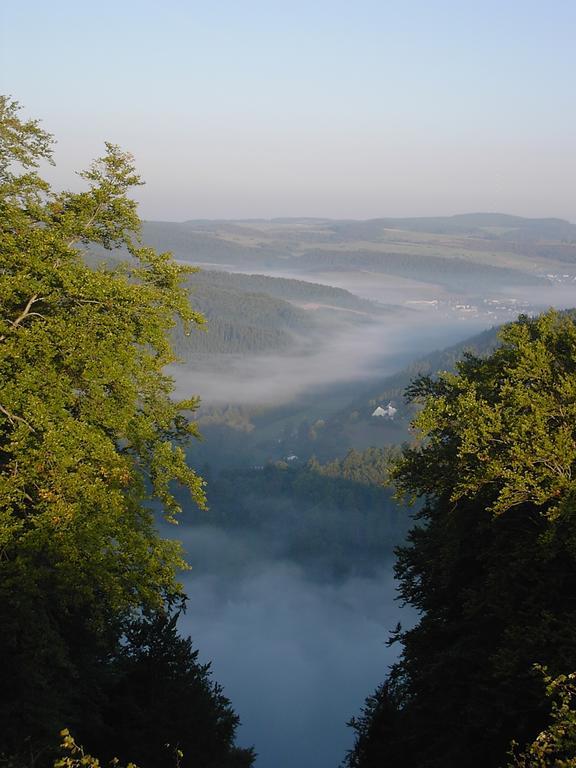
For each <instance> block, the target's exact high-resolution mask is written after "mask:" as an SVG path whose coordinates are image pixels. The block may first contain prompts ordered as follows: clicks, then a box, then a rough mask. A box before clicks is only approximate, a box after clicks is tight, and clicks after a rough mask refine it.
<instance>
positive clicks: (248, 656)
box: [181, 527, 410, 768]
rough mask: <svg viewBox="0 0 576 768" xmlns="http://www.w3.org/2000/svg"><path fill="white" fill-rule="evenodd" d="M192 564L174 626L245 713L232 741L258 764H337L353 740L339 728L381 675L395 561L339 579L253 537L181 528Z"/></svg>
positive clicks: (265, 767) (394, 609) (392, 612)
mask: <svg viewBox="0 0 576 768" xmlns="http://www.w3.org/2000/svg"><path fill="white" fill-rule="evenodd" d="M184 539H185V545H186V548H187V551H188V557H189V559H190V561H191V562H192V564H193V570H192V572H191V573H189V574H187V575H186V576H185V579H184V586H185V590H186V592H187V594H188V595H189V598H190V601H189V609H188V612H187V614H186V615H185V616H184V618H183V619H182V620H181V629H182V630H184V631H185V632H187V633H189V634H191V636H192V638H193V640H194V643H195V646H196V647H197V648H199V649H200V656H201V659H202V660H204V661H208V660H211V661H212V669H213V672H214V678H215V679H216V680H218V681H219V682H221V683H222V684H223V685H224V688H225V694H226V695H227V696H229V697H230V698H231V700H232V702H233V704H234V708H235V709H236V711H237V712H238V714H239V715H240V717H241V720H242V726H241V728H240V730H239V732H238V742H239V743H240V744H241V745H242V746H250V745H252V744H253V745H255V747H256V750H257V752H258V755H259V757H258V760H257V763H256V765H257V766H258V768H296V766H298V768H328V767H329V766H331V767H332V768H336V766H338V765H339V763H340V762H341V760H342V759H343V757H344V755H345V753H346V750H347V749H349V748H350V747H351V745H352V739H353V733H352V731H351V730H350V729H348V728H346V727H345V723H346V722H347V721H348V720H349V719H350V717H351V716H352V715H355V714H358V712H359V709H360V707H361V705H362V704H363V701H364V699H365V698H366V696H367V695H368V694H369V693H371V692H372V691H373V690H374V689H375V688H376V686H377V685H378V684H379V683H380V682H381V681H382V679H383V678H384V676H385V675H386V672H387V667H388V665H389V664H390V663H391V662H392V661H393V659H394V656H395V653H396V651H395V649H393V648H388V647H386V645H385V641H386V640H387V638H388V636H389V633H390V631H391V630H392V629H394V627H395V625H396V623H397V622H398V621H399V620H400V619H402V621H403V622H408V621H409V620H410V615H409V614H408V611H407V610H404V611H403V610H402V609H401V607H400V605H399V604H398V602H397V601H395V599H394V597H395V590H394V583H393V578H392V573H391V563H390V562H389V561H387V562H384V563H383V564H382V567H381V569H380V570H378V571H377V572H376V573H374V574H373V575H371V576H369V577H368V576H364V577H359V576H351V577H347V578H344V579H342V580H339V581H331V580H324V579H322V578H318V574H315V575H314V576H312V575H311V574H310V573H308V572H306V570H304V569H303V567H302V566H299V565H298V564H296V563H294V562H289V561H287V560H284V559H280V560H279V559H277V557H276V556H275V553H274V552H273V551H270V550H268V551H266V548H265V546H264V545H263V543H262V541H260V540H258V539H257V538H256V537H255V536H254V537H250V536H246V535H239V534H238V533H234V534H227V533H225V532H223V531H221V530H215V529H213V528H209V527H204V528H195V529H193V530H188V531H185V532H184Z"/></svg>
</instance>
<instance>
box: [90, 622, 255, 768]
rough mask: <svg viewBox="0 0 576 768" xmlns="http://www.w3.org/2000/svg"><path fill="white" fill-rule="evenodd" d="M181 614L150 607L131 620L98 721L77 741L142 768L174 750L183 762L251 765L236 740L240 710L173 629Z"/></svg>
mask: <svg viewBox="0 0 576 768" xmlns="http://www.w3.org/2000/svg"><path fill="white" fill-rule="evenodd" d="M179 614H180V611H178V610H176V611H171V610H168V611H167V612H157V611H155V612H147V613H146V614H145V615H144V616H142V617H141V618H140V619H138V620H136V621H134V622H133V623H132V625H131V626H130V628H129V629H128V631H127V633H126V636H125V641H124V643H123V646H122V648H121V649H120V650H119V652H118V654H117V657H116V658H114V659H113V660H112V661H111V664H110V668H109V670H108V680H109V684H108V687H107V691H106V695H107V703H106V704H105V705H104V706H103V708H102V715H101V722H100V725H99V727H98V729H96V730H93V729H92V728H91V723H90V721H87V722H85V723H84V725H83V727H82V728H80V729H79V731H78V733H79V735H80V739H79V740H80V741H83V742H84V743H85V744H89V745H90V749H91V750H92V751H95V752H98V753H99V754H100V755H103V756H107V757H108V758H109V759H112V758H113V757H118V758H120V759H121V760H122V761H126V762H127V761H128V760H132V761H133V762H135V763H136V764H137V765H138V766H139V768H155V767H156V766H160V765H170V764H173V760H172V757H173V754H174V753H175V751H176V750H179V751H180V752H181V753H182V757H181V758H180V760H179V762H180V765H181V766H182V767H183V768H244V766H250V765H252V762H253V761H254V753H253V751H252V750H251V749H240V748H238V747H236V746H235V745H234V737H235V732H236V728H237V726H238V724H239V718H238V715H236V713H235V712H234V710H233V709H232V706H231V704H230V701H229V700H228V698H227V697H226V696H225V695H224V694H223V691H222V688H221V686H220V685H219V684H218V683H215V682H214V681H213V680H212V679H211V672H210V664H209V663H208V664H202V663H200V662H199V661H198V651H197V650H194V649H193V647H192V640H191V638H189V637H188V638H186V637H181V636H180V635H179V634H178V630H177V620H178V617H179Z"/></svg>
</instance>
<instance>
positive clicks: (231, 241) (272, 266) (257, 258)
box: [143, 213, 576, 291]
mask: <svg viewBox="0 0 576 768" xmlns="http://www.w3.org/2000/svg"><path fill="white" fill-rule="evenodd" d="M143 234H144V238H145V240H146V241H147V242H149V243H150V244H151V245H153V246H154V247H157V248H160V249H163V250H171V251H172V252H173V253H174V255H175V256H176V257H177V258H179V259H183V260H186V261H192V262H194V263H203V264H212V265H220V266H221V267H223V268H238V267H241V268H242V269H250V270H257V271H267V270H272V271H279V270H283V271H287V272H290V271H292V272H299V273H302V274H303V273H312V274H313V273H315V272H325V271H331V270H338V271H342V270H366V271H371V272H375V273H381V274H389V275H393V276H396V277H402V278H409V279H418V280H419V281H422V282H428V283H435V284H440V285H443V286H445V287H446V288H448V289H449V290H455V291H458V290H467V289H468V288H469V287H470V286H474V287H476V288H481V289H487V288H491V287H493V286H496V285H498V286H501V285H535V286H536V285H538V284H540V283H542V280H543V279H545V276H546V275H552V276H558V275H563V274H565V273H569V275H570V276H571V277H572V276H574V273H575V271H576V225H574V224H571V223H570V222H568V221H564V220H562V219H526V218H522V217H519V216H508V215H505V214H498V213H494V214H492V213H473V214H464V215H457V216H449V217H435V218H406V219H396V218H382V219H371V220H368V221H353V220H330V219H306V218H302V219H271V220H264V219H258V220H253V219H251V220H246V221H206V220H199V221H194V220H190V221H185V222H182V223H173V222H157V221H149V222H146V223H145V224H144V233H143Z"/></svg>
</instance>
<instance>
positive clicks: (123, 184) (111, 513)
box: [0, 97, 205, 610]
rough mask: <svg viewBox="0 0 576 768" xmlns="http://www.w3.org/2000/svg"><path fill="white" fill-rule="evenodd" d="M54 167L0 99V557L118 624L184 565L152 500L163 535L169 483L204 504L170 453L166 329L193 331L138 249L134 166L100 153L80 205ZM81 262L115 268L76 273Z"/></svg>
mask: <svg viewBox="0 0 576 768" xmlns="http://www.w3.org/2000/svg"><path fill="white" fill-rule="evenodd" d="M51 153H52V137H51V136H50V135H49V134H48V133H46V132H45V131H44V130H43V129H42V128H41V127H40V125H39V123H38V122H37V121H34V120H23V119H22V118H21V116H20V110H19V105H18V104H17V103H16V102H15V101H13V100H11V99H9V98H6V97H0V557H1V559H2V560H3V561H5V562H6V563H10V562H12V563H16V562H17V561H19V560H20V559H21V558H26V557H28V556H29V557H36V556H37V554H38V553H39V552H42V553H43V556H42V557H43V560H42V562H46V563H50V564H51V566H54V564H57V565H56V572H57V577H58V578H59V579H62V580H64V581H65V580H66V579H69V580H70V581H71V582H72V581H73V582H74V584H75V587H76V588H77V589H79V590H84V592H85V593H86V596H89V595H96V594H99V595H102V594H105V595H107V596H108V600H109V602H110V603H111V604H112V605H113V606H114V607H115V608H118V609H120V610H121V609H123V608H126V609H130V607H131V606H134V605H138V604H141V603H142V602H144V603H146V602H158V601H159V600H160V599H161V595H163V594H166V593H170V592H174V590H175V589H176V584H175V570H176V569H177V568H179V567H182V566H183V562H182V559H181V556H180V549H179V547H178V546H177V545H176V544H175V543H173V542H167V541H163V540H161V539H160V537H159V536H158V535H157V533H156V530H155V526H154V520H153V513H152V511H151V502H152V500H156V503H157V504H158V503H159V505H160V506H161V507H162V509H163V511H164V514H165V515H166V516H167V517H168V518H169V519H170V520H174V519H175V515H176V514H177V513H178V512H179V511H180V508H179V506H178V504H177V502H176V500H175V498H174V496H173V493H172V487H171V483H172V482H173V481H175V482H177V483H180V484H182V485H184V486H187V487H188V488H189V489H190V492H191V494H192V498H193V500H194V501H195V502H196V503H197V504H199V505H200V506H203V505H204V502H205V499H204V492H203V482H202V480H201V479H200V478H199V477H198V476H197V475H196V474H195V473H194V472H193V471H192V470H191V469H190V468H189V467H188V466H187V465H186V462H185V455H184V451H183V447H182V446H183V444H184V443H185V442H186V441H187V440H188V439H189V438H190V437H191V436H192V437H194V436H196V435H197V431H196V426H195V424H194V422H191V421H190V420H189V412H190V411H193V410H194V409H195V407H196V406H197V399H196V398H194V397H191V398H190V399H188V400H184V401H181V402H175V401H174V400H173V399H172V397H171V392H172V380H171V379H170V378H169V377H168V376H167V375H166V374H165V372H164V369H165V366H166V365H167V364H169V363H172V362H174V361H175V356H174V354H173V352H172V349H171V347H170V343H169V331H170V329H171V328H172V327H173V326H174V324H175V323H176V322H177V321H180V322H182V323H183V324H184V327H185V328H186V329H187V330H189V329H190V327H191V326H194V325H197V324H199V323H201V322H202V317H201V316H200V315H199V314H198V313H197V312H194V311H193V309H192V308H191V307H190V305H189V303H188V296H187V294H186V292H185V290H184V289H183V288H182V287H181V282H182V280H183V278H184V277H185V275H186V274H188V273H189V272H190V270H189V269H186V268H184V267H182V266H180V265H177V264H176V263H174V261H173V260H172V259H171V257H170V254H168V253H157V252H155V251H154V250H153V249H151V248H147V247H145V246H144V245H143V244H142V243H141V241H140V238H139V230H140V222H139V219H138V216H137V212H136V203H135V202H134V201H133V200H132V199H130V197H129V191H130V189H131V188H132V187H135V186H137V185H139V184H141V183H142V182H141V180H140V178H139V176H138V174H137V173H136V171H135V168H134V163H133V159H132V157H131V156H130V155H129V154H127V153H125V152H122V151H121V150H120V149H119V148H118V147H117V146H115V145H114V144H110V143H107V144H106V151H105V154H104V155H103V157H101V158H100V159H98V160H96V161H95V162H94V163H93V164H92V166H91V167H90V168H89V170H87V171H85V172H83V173H81V174H80V176H81V177H82V179H83V180H84V182H85V189H84V191H82V192H79V193H72V192H67V191H65V192H59V193H56V192H54V191H53V190H52V189H51V188H50V185H49V184H48V183H47V182H46V181H45V180H43V179H42V178H41V176H40V175H39V171H38V169H39V167H41V164H42V163H43V162H51V161H52V154H51ZM91 248H96V250H97V252H101V251H100V249H101V248H105V249H117V248H121V249H122V253H123V258H124V262H123V263H121V262H120V261H116V260H111V263H112V266H111V265H110V263H106V264H103V265H101V266H100V267H98V268H89V267H88V266H87V265H86V263H85V260H84V256H85V252H86V250H90V249H91ZM52 572H54V571H52Z"/></svg>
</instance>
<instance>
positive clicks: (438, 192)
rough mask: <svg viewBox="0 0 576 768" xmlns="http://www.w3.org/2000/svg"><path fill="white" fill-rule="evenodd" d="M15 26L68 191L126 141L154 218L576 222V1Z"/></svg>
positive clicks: (235, 9)
mask: <svg viewBox="0 0 576 768" xmlns="http://www.w3.org/2000/svg"><path fill="white" fill-rule="evenodd" d="M0 26H1V29H0V88H1V90H2V92H5V93H10V94H12V95H13V96H14V97H16V98H17V99H18V100H19V101H20V102H21V103H22V104H23V105H24V106H25V108H26V113H27V114H29V115H32V116H38V117H41V118H42V119H43V122H44V125H45V127H46V128H47V129H48V130H50V131H52V132H53V133H54V134H55V135H56V136H57V138H58V148H57V155H56V157H57V160H58V169H57V170H56V171H55V172H53V174H52V178H53V179H54V180H55V182H56V183H59V184H60V183H61V184H68V183H69V180H70V177H71V174H72V171H73V169H80V168H82V167H83V166H85V165H86V164H87V163H88V162H89V160H90V159H91V158H92V157H94V156H95V155H97V154H99V153H100V151H101V148H102V143H103V141H104V140H105V139H109V140H112V141H114V142H116V143H119V144H121V145H122V146H123V147H124V148H126V149H129V150H130V151H132V152H133V153H134V154H135V155H136V158H137V163H138V167H139V168H140V170H141V172H142V174H143V175H144V177H145V179H146V181H147V186H146V187H144V188H143V189H141V190H140V191H139V192H138V197H139V199H140V200H141V214H142V215H143V216H145V217H146V218H164V219H176V220H178V219H185V218H201V217H207V218H217V217H237V218H242V217H260V216H262V217H268V216H299V215H302V216H332V217H351V218H368V217H374V216H386V215H435V214H450V213H456V212H463V211H472V210H490V211H495V210H498V211H504V212H510V213H518V214H523V215H528V216H537V215H543V216H553V215H555V216H562V217H566V218H569V219H571V220H576V195H575V193H574V187H575V184H574V180H575V179H576V106H575V99H574V74H575V73H576V45H575V40H576V2H573V0H550V2H548V3H544V2H531V1H530V0H523V1H522V2H520V1H519V0H518V1H517V0H511V1H510V2H506V0H501V1H500V2H493V0H485V1H484V2H464V1H463V0H462V1H461V2H455V1H452V2H449V1H447V0H438V1H435V0H428V2H426V1H424V0H412V1H409V0H408V1H407V0H405V2H394V3H392V2H388V1H387V0H382V1H381V2H372V1H371V0H358V1H357V2H356V3H354V4H352V3H351V2H346V3H344V2H340V1H339V0H330V2H325V1H324V0H320V1H319V2H314V1H313V0H310V1H309V2H308V3H304V2H301V0H293V2H290V3H289V2H283V1H281V2H275V1H274V0H269V1H268V2H263V1H260V2H258V1H256V0H245V1H244V2H241V1H240V0H238V1H237V2H232V1H230V0H222V1H221V2H213V3H210V4H205V3H202V4H201V3H198V2H180V1H178V0H166V2H164V3H162V4H161V3H160V2H146V1H145V0H138V2H136V1H135V0H117V1H116V2H110V0H100V2H98V3H97V4H94V5H89V4H88V3H84V2H78V1H77V2H71V1H70V0H51V2H46V1H42V2H41V1H40V0H31V1H30V2H27V3H21V4H19V6H18V7H17V6H16V4H15V3H11V4H8V3H2V4H1V6H0Z"/></svg>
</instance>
